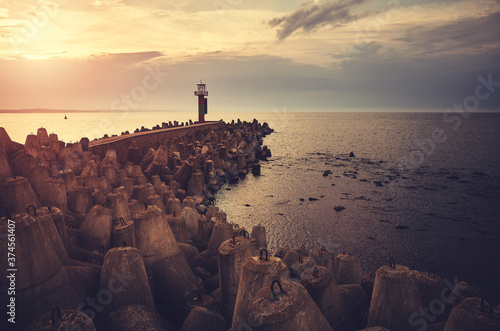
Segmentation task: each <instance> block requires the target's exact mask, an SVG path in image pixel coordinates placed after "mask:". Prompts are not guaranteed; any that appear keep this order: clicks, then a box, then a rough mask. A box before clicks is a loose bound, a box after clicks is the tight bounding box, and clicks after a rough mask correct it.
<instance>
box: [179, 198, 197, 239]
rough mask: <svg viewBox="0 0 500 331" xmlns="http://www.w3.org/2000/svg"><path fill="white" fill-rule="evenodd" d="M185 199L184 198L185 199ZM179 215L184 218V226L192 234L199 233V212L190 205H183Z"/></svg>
mask: <svg viewBox="0 0 500 331" xmlns="http://www.w3.org/2000/svg"><path fill="white" fill-rule="evenodd" d="M186 200H187V199H184V201H186ZM181 215H182V216H183V217H184V219H185V220H186V228H187V230H188V231H189V232H190V233H191V234H192V235H193V236H198V233H199V223H198V219H199V218H200V214H198V211H197V210H196V209H195V208H192V207H184V208H183V209H182V213H181Z"/></svg>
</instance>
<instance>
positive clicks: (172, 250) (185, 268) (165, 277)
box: [134, 206, 203, 316]
mask: <svg viewBox="0 0 500 331" xmlns="http://www.w3.org/2000/svg"><path fill="white" fill-rule="evenodd" d="M134 232H135V244H136V247H137V248H138V249H139V250H140V251H141V253H142V257H143V259H144V264H145V266H146V270H147V271H148V274H152V275H153V278H154V284H155V289H156V290H155V292H156V293H157V298H158V299H160V300H161V301H163V302H164V303H165V304H166V306H167V308H169V309H170V310H171V311H172V312H175V313H176V314H178V315H177V316H181V315H182V313H183V312H184V306H185V304H186V302H187V301H188V300H189V297H190V293H194V292H196V291H198V290H199V291H202V292H203V284H202V283H201V281H200V280H199V279H198V278H196V276H195V275H194V274H193V272H192V271H191V268H190V267H189V265H188V263H187V262H186V259H185V257H184V255H183V254H182V251H181V250H180V248H179V246H178V245H177V241H176V240H175V237H174V234H173V233H172V230H171V229H170V226H169V225H168V221H167V215H165V214H163V213H162V212H161V210H160V209H158V207H156V206H148V208H147V209H146V210H145V211H143V212H140V213H137V214H136V215H134Z"/></svg>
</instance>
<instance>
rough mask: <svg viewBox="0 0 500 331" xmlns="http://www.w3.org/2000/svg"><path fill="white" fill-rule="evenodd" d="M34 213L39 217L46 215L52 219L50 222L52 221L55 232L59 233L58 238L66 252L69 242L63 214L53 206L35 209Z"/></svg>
mask: <svg viewBox="0 0 500 331" xmlns="http://www.w3.org/2000/svg"><path fill="white" fill-rule="evenodd" d="M36 212H37V213H38V214H40V215H44V214H48V215H50V216H51V217H52V220H53V221H54V225H55V226H56V228H57V232H59V236H60V237H61V240H62V242H63V244H64V247H66V250H68V249H69V240H68V233H67V229H66V222H65V220H64V214H63V212H62V211H61V210H60V209H59V208H57V207H54V206H49V207H42V208H40V209H37V211H36Z"/></svg>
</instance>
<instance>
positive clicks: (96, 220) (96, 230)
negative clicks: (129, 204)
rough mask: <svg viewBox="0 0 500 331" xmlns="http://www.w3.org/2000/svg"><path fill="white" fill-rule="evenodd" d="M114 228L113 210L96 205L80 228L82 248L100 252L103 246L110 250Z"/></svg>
mask: <svg viewBox="0 0 500 331" xmlns="http://www.w3.org/2000/svg"><path fill="white" fill-rule="evenodd" d="M112 227H113V212H112V210H111V209H108V208H104V207H102V206H99V205H95V206H94V207H92V209H91V210H90V212H89V214H88V215H87V217H85V220H84V221H83V223H82V225H81V226H80V230H79V231H80V246H81V247H82V248H85V249H87V250H89V251H93V250H98V249H99V248H100V247H101V245H102V246H104V250H105V251H107V250H108V249H109V241H110V239H111V231H112Z"/></svg>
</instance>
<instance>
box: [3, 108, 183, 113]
mask: <svg viewBox="0 0 500 331" xmlns="http://www.w3.org/2000/svg"><path fill="white" fill-rule="evenodd" d="M128 112H137V113H140V112H169V113H172V112H176V113H177V112H184V110H158V109H157V110H127V111H125V110H62V109H0V114H2V113H3V114H32V113H39V114H44V113H45V114H46V113H59V114H60V113H62V114H72V113H128Z"/></svg>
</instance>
